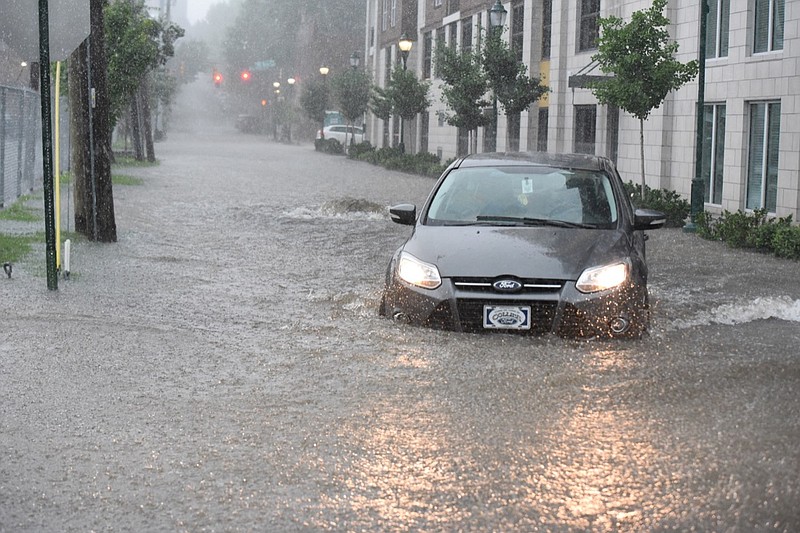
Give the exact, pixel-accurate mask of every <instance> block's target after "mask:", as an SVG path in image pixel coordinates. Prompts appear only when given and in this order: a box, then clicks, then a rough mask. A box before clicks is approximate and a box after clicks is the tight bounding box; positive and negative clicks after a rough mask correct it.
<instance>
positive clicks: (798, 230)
mask: <svg viewBox="0 0 800 533" xmlns="http://www.w3.org/2000/svg"><path fill="white" fill-rule="evenodd" d="M695 224H696V225H697V233H698V235H700V236H701V237H703V238H706V239H710V240H719V241H723V242H725V243H726V244H727V245H728V246H730V247H732V248H750V249H755V250H758V251H760V252H767V253H774V254H775V255H776V256H778V257H784V258H787V259H800V227H799V226H793V225H792V217H791V215H790V216H788V217H782V218H768V217H767V211H766V209H756V210H755V211H753V212H752V213H746V212H743V211H741V210H739V211H737V212H735V213H731V212H730V211H723V212H722V214H721V215H720V216H719V217H718V218H717V219H714V218H713V217H712V216H711V214H709V213H708V212H703V213H700V214H699V215H698V217H697V220H696V221H695Z"/></svg>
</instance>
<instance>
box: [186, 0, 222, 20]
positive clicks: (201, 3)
mask: <svg viewBox="0 0 800 533" xmlns="http://www.w3.org/2000/svg"><path fill="white" fill-rule="evenodd" d="M219 2H220V0H188V1H187V3H186V10H187V16H188V17H189V22H192V23H194V22H197V21H198V20H202V19H204V18H205V17H206V13H207V12H208V8H209V7H211V4H217V3H219Z"/></svg>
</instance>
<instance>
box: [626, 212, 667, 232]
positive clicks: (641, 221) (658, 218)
mask: <svg viewBox="0 0 800 533" xmlns="http://www.w3.org/2000/svg"><path fill="white" fill-rule="evenodd" d="M666 222H667V215H665V214H664V213H662V212H661V211H655V210H653V209H637V210H636V212H635V213H634V214H633V229H634V230H648V229H658V228H660V227H661V226H663V225H664V224H665V223H666Z"/></svg>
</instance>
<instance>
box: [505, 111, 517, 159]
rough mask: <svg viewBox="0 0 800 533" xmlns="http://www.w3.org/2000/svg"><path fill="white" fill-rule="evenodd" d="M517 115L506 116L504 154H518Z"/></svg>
mask: <svg viewBox="0 0 800 533" xmlns="http://www.w3.org/2000/svg"><path fill="white" fill-rule="evenodd" d="M520 118H521V117H520V114H519V113H510V114H508V115H506V119H507V123H506V124H507V127H506V152H519V121H520Z"/></svg>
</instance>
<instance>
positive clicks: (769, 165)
mask: <svg viewBox="0 0 800 533" xmlns="http://www.w3.org/2000/svg"><path fill="white" fill-rule="evenodd" d="M762 108H763V113H762V112H761V111H760V110H761V109H762ZM748 112H749V115H750V117H749V131H748V146H747V183H746V186H745V209H766V210H767V212H769V213H774V212H775V210H776V209H777V193H778V170H779V163H780V160H779V155H780V119H781V103H780V101H778V100H767V101H754V102H749V103H748ZM776 115H777V116H776ZM757 121H758V122H757ZM773 126H776V127H777V132H774V131H773V129H772V127H773ZM775 133H777V135H775V137H776V138H775V139H773V134H775ZM773 141H777V142H773ZM771 169H774V173H771V172H770V171H771ZM756 194H757V195H758V196H757V197H756Z"/></svg>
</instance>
